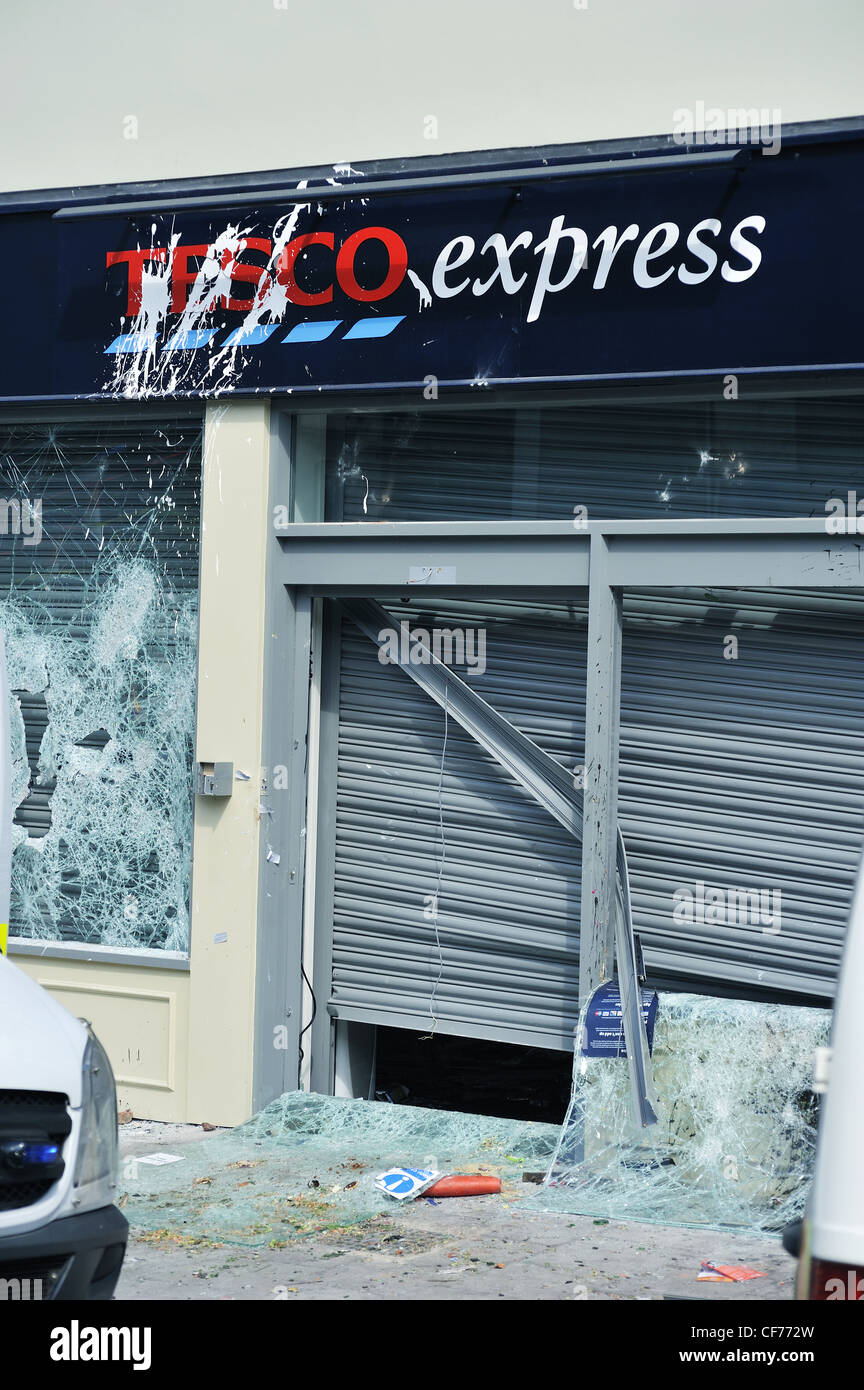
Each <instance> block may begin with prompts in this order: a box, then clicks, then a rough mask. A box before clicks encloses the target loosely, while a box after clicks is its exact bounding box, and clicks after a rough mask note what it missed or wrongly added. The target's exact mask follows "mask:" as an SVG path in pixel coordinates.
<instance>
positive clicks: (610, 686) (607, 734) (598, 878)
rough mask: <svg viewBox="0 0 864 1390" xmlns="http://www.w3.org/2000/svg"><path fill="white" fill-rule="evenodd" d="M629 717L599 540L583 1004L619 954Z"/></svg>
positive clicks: (605, 557) (616, 617)
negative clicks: (622, 742)
mask: <svg viewBox="0 0 864 1390" xmlns="http://www.w3.org/2000/svg"><path fill="white" fill-rule="evenodd" d="M620 717H621V594H620V591H618V590H616V589H614V588H612V586H611V585H610V582H609V553H608V546H607V543H606V539H605V537H604V536H603V535H601V534H600V532H595V533H594V534H593V536H592V537H591V586H590V589H589V591H588V651H587V667H586V685H585V766H584V770H583V780H584V802H583V804H584V816H583V829H582V905H581V916H580V919H579V1007H580V1009H582V1008H584V1006H585V1004H586V1003H587V1001H588V998H589V996H590V995H591V994H593V992H594V990H595V989H597V988H598V986H599V985H601V984H603V982H604V981H605V980H608V979H611V976H612V969H613V959H614V952H615V882H616V873H615V868H616V855H617V840H616V831H617V825H618V730H619V725H620Z"/></svg>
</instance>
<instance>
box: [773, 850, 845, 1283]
mask: <svg viewBox="0 0 864 1390" xmlns="http://www.w3.org/2000/svg"><path fill="white" fill-rule="evenodd" d="M831 1044H832V1055H831V1061H830V1076H829V1080H828V1090H827V1093H826V1094H825V1096H824V1097H823V1101H822V1113H821V1116H820V1120H819V1137H818V1141H817V1147H816V1168H815V1172H814V1175H813V1186H812V1188H811V1190H810V1197H809V1202H808V1207H807V1213H806V1216H805V1218H804V1222H803V1228H802V1229H801V1230H800V1232H799V1231H798V1230H794V1231H793V1230H792V1229H791V1228H790V1230H789V1231H787V1233H786V1236H785V1237H784V1244H785V1245H786V1248H787V1250H790V1251H791V1253H792V1254H795V1255H798V1254H800V1263H799V1266H798V1283H797V1297H798V1298H801V1299H812V1300H820V1301H821V1300H825V1301H831V1300H847V1299H851V1300H856V1301H864V860H862V864H861V868H860V869H859V871H858V883H857V886H856V889H855V897H854V899H853V903H852V916H851V919H850V922H849V931H848V935H847V937H846V946H845V950H844V955H843V966H842V969H841V972H840V986H839V989H838V993H837V1001H836V1004H835V1008H834V1019H833V1024H832V1030H831Z"/></svg>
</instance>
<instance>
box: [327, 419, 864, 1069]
mask: <svg viewBox="0 0 864 1390" xmlns="http://www.w3.org/2000/svg"><path fill="white" fill-rule="evenodd" d="M700 412H701V413H700ZM712 413H713V414H714V415H715V416H716V414H717V408H716V407H707V406H698V407H694V406H686V407H683V408H681V410H678V409H677V408H676V410H675V414H674V415H672V416H671V418H670V413H669V410H668V409H665V410H664V411H663V412H661V411H660V410H659V409H658V408H653V407H652V408H650V409H646V408H640V409H639V410H630V409H629V408H628V410H627V411H626V412H619V413H618V416H617V423H616V418H615V417H614V415H613V413H612V412H610V411H608V410H593V409H589V410H587V411H586V410H584V409H583V410H580V411H579V413H578V429H577V428H576V420H575V419H574V416H575V412H572V411H569V410H563V411H562V410H556V411H550V412H548V413H546V414H545V415H543V416H541V415H540V413H539V412H536V411H531V412H521V413H520V414H519V415H518V416H517V413H516V412H482V411H478V412H477V413H476V414H472V415H465V414H462V415H459V414H458V413H457V412H450V414H449V416H448V417H444V416H441V417H439V416H436V417H435V419H434V421H432V422H431V423H430V422H429V417H422V419H423V424H422V426H421V425H418V423H417V421H418V420H419V419H420V418H421V417H394V416H382V417H370V418H364V419H363V420H362V421H361V423H360V424H359V425H358V423H357V422H356V421H354V422H353V423H351V422H348V421H343V422H342V423H341V425H340V427H339V429H337V430H336V431H335V433H334V434H333V436H332V438H331V446H330V456H331V469H330V481H331V508H332V511H333V514H338V513H342V514H343V515H344V516H345V518H346V519H351V520H357V519H362V518H363V517H364V516H365V517H368V518H370V519H374V518H375V517H378V516H387V517H393V518H396V517H398V518H400V519H401V518H410V517H423V518H424V519H438V518H441V517H444V516H447V515H454V514H455V515H459V516H460V517H472V516H473V517H494V516H512V515H513V514H514V512H517V514H524V515H528V516H530V515H540V516H545V517H553V516H560V515H567V514H570V512H571V511H572V502H571V499H574V500H578V501H580V502H582V503H583V504H584V503H586V502H587V504H588V505H589V512H590V514H592V515H598V516H601V515H602V516H610V515H616V514H626V515H629V516H633V515H646V514H652V513H653V514H656V513H657V512H662V513H663V514H675V513H676V511H677V512H679V513H680V512H682V511H683V512H684V513H685V514H690V515H716V514H718V513H719V514H726V513H728V512H730V511H731V512H738V513H739V514H747V513H750V514H754V513H755V514H771V515H782V514H805V515H806V514H814V513H816V514H819V513H821V511H823V510H824V499H825V498H826V497H828V496H832V495H842V493H843V492H844V491H845V490H846V488H847V487H852V486H854V479H856V478H857V477H860V475H861V465H860V463H859V462H858V460H859V456H860V447H861V446H860V443H859V441H860V438H861V432H860V425H861V423H862V407H861V403H860V401H857V400H847V401H834V402H826V401H821V400H810V401H804V402H800V401H799V402H793V401H781V402H777V403H772V402H758V403H756V405H755V406H754V408H753V410H751V411H750V414H749V423H748V424H747V427H746V428H744V429H743V430H742V436H743V437H744V438H746V439H747V441H748V443H747V451H748V452H747V453H746V455H745V456H744V460H743V462H744V465H746V466H744V467H743V471H741V472H736V471H735V470H736V465H738V466H741V464H742V456H741V451H740V449H736V448H733V447H727V446H724V449H725V462H724V468H725V472H724V471H723V470H722V469H721V470H720V472H718V471H717V469H715V470H714V473H713V475H712V476H713V479H714V481H713V483H712V485H711V487H710V488H709V487H708V486H707V484H706V481H705V476H703V477H702V478H701V480H700V479H697V482H698V486H699V487H700V488H701V489H702V491H701V493H700V494H698V495H697V493H696V492H694V491H693V489H692V488H691V489H690V492H689V494H688V495H687V496H686V497H683V498H682V495H681V489H678V490H676V488H675V487H672V486H669V487H668V488H667V485H666V484H663V483H662V479H661V478H660V470H659V464H658V460H660V459H661V458H662V459H663V460H664V461H665V462H666V463H667V464H668V463H669V461H670V460H671V461H674V460H675V459H680V457H681V456H682V453H683V452H684V450H685V445H686V450H688V451H689V453H690V455H691V456H692V455H693V453H694V449H693V440H694V439H699V438H702V437H712V436H711V433H710V429H709V428H708V425H709V424H710V418H709V417H710V416H711V415H712ZM699 421H701V422H702V425H703V427H704V428H703V429H702V430H701V431H700V429H698V428H697V425H698V424H699ZM739 425H740V419H739ZM714 428H715V437H716V429H717V428H718V427H717V426H716V425H715V427H714ZM725 428H726V426H725V425H724V429H725ZM351 431H353V434H352V433H351ZM349 437H350V438H351V440H352V441H353V442H352V444H351V447H348V446H347V445H346V442H345V441H346V439H348V438H349ZM574 440H575V441H578V442H574ZM532 441H533V442H532ZM526 449H527V450H528V452H529V453H530V451H531V450H532V449H534V450H535V452H537V459H539V462H538V461H537V459H535V464H536V466H535V467H534V469H533V471H532V470H530V469H529V470H528V472H529V474H530V476H529V477H528V478H527V480H526V477H525V476H524V468H523V462H524V458H525V451H526ZM640 451H641V452H640ZM709 452H711V453H712V457H714V459H715V463H716V460H717V457H719V456H720V455H721V454H722V453H723V450H721V449H719V448H718V447H716V445H712V450H711V451H709ZM733 454H735V455H736V458H735V459H731V458H730V457H728V456H731V455H733ZM496 458H497V460H498V463H497V465H496V464H495V460H496ZM601 458H602V459H603V460H604V463H603V468H602V470H601V469H600V468H599V467H598V460H599V459H601ZM727 465H728V466H727ZM712 467H713V465H712ZM358 471H359V474H360V476H359V477H358ZM667 472H668V468H667ZM727 474H728V476H727ZM677 476H678V479H679V482H680V478H681V477H682V476H684V474H683V465H681V466H679V468H678V475H677ZM591 488H593V492H591V491H590V489H591ZM664 488H666V490H667V491H668V494H669V495H668V497H667V498H666V500H665V501H663V500H662V498H661V496H660V494H661V493H662V492H663V491H664ZM520 489H521V500H520V499H519V497H518V496H517V494H518V493H519V491H520ZM526 489H527V491H526ZM683 490H684V491H685V492H686V491H687V488H686V487H684V489H683ZM700 496H701V499H702V502H701V504H700V501H699V497H700ZM526 497H527V498H528V500H527V501H526ZM531 497H534V498H535V499H536V501H532V500H531ZM565 499H566V500H565ZM364 500H365V504H366V510H365V512H364V509H363V503H364ZM532 508H535V509H534V510H532ZM423 602H424V609H423V612H422V614H420V613H415V611H414V609H415V606H416V605H415V604H413V603H412V605H411V620H412V623H416V624H419V625H420V626H423V627H425V628H429V627H433V626H439V627H453V626H455V625H460V626H467V627H478V626H485V627H486V628H487V633H488V636H487V671H486V674H485V675H484V676H482V677H478V678H477V681H476V688H477V689H478V691H479V692H480V693H481V694H482V695H483V697H484V698H485V699H487V700H488V701H489V702H490V703H491V704H492V705H493V706H494V707H495V708H496V709H498V710H499V711H500V712H501V713H502V714H504V715H505V716H506V717H507V718H509V719H510V720H511V721H512V722H513V723H514V724H515V725H516V727H517V728H519V729H520V730H522V731H523V732H524V733H526V734H528V735H529V736H530V737H532V738H533V739H534V740H535V741H536V742H537V743H538V744H539V745H540V746H541V747H542V748H543V749H545V750H546V751H547V752H548V753H550V754H552V756H554V757H556V758H557V759H558V760H559V761H560V762H561V763H562V764H563V765H565V766H567V767H571V768H572V767H574V766H575V765H577V764H578V763H579V762H580V760H581V757H582V745H583V733H584V730H583V719H584V678H585V671H584V650H585V632H586V622H587V619H586V612H585V609H584V607H581V606H580V605H578V604H566V605H565V604H554V603H553V604H548V605H536V606H533V607H532V606H531V605H528V604H525V603H519V604H516V603H513V604H508V603H502V602H490V603H486V604H484V603H478V602H475V601H474V600H472V601H471V602H470V604H469V603H467V602H466V603H457V602H455V601H454V602H450V601H443V600H438V599H437V596H436V598H435V599H434V602H435V605H436V608H435V612H432V611H430V607H429V605H430V604H431V603H432V602H433V598H432V596H431V595H428V594H427V595H425V596H424V601H423ZM385 606H386V607H389V610H390V612H391V613H392V614H393V616H394V623H395V624H398V622H399V621H400V619H402V618H404V617H406V616H407V614H408V610H407V609H406V608H405V607H404V606H403V605H401V604H400V602H399V600H398V598H395V597H394V598H393V600H392V601H391V602H390V603H389V604H388V603H386V601H385ZM624 622H625V626H624V647H623V673H622V731H621V780H620V794H619V816H620V821H621V825H622V829H623V832H624V837H625V841H626V844H627V849H628V856H629V862H630V873H631V887H632V893H633V908H634V918H635V926H636V929H637V930H638V931H639V932H640V933H641V935H642V940H643V945H644V947H645V955H646V961H647V964H648V968H649V971H650V973H651V977H652V980H653V982H654V983H657V984H667V985H669V984H677V985H678V986H681V985H684V986H687V987H690V988H697V989H704V990H709V991H717V992H721V993H734V994H737V995H741V996H745V997H746V996H754V997H773V998H780V999H787V1000H790V999H792V998H796V997H807V998H810V999H824V998H827V997H829V996H830V995H831V994H832V992H833V987H834V979H835V976H836V972H837V967H838V963H839V957H840V949H841V945H842V938H843V932H844V923H845V915H846V912H847V910H848V904H849V901H850V895H851V887H852V879H853V875H854V869H855V865H856V862H857V858H858V855H859V854H860V849H861V843H862V838H864V680H862V677H864V592H860V591H852V592H850V591H849V590H845V591H840V590H838V591H836V592H833V593H830V594H828V593H824V592H818V591H812V592H811V591H807V590H806V589H801V590H800V591H795V592H788V591H787V592H783V593H778V592H777V591H765V592H758V591H757V592H745V591H740V590H722V591H712V592H710V593H706V592H704V591H700V590H695V589H694V590H687V591H680V590H679V591H675V592H670V591H665V590H656V591H653V592H648V591H640V592H639V593H631V594H628V595H626V597H625V609H624ZM343 634H344V635H343V638H342V674H341V691H340V707H339V755H338V756H339V771H338V794H337V795H338V814H337V838H336V863H335V885H336V891H335V910H334V954H333V962H334V964H333V992H332V1002H333V1006H334V1008H335V1010H336V1011H337V1012H338V1014H339V1015H340V1016H341V1017H346V1018H354V1019H359V1020H363V1019H366V1020H368V1021H375V1020H378V1021H381V1020H384V1019H388V1020H389V1021H391V1022H392V1023H394V1024H398V1023H400V1022H402V1023H405V1024H408V1025H409V1026H421V1027H422V1026H426V1027H428V1026H429V1025H430V1022H431V1016H432V1013H434V1015H435V1017H436V1018H437V1020H438V1026H439V1027H449V1028H451V1029H452V1031H456V1032H463V1033H467V1034H477V1035H481V1036H490V1037H501V1038H505V1039H507V1040H510V1041H514V1042H535V1043H540V1044H543V1045H547V1046H561V1047H569V1046H570V1044H571V1041H572V1027H573V1025H574V1023H575V1010H576V990H577V973H578V916H579V854H578V847H577V846H576V844H575V843H574V842H573V840H572V839H570V837H569V836H568V835H567V834H566V832H565V831H563V830H562V829H561V827H559V826H558V825H557V824H555V823H554V822H553V821H552V820H551V819H550V818H549V817H548V816H547V815H546V814H545V813H544V812H543V811H542V810H541V809H540V808H539V807H538V806H537V805H536V804H535V803H533V802H532V800H531V799H530V797H529V796H528V794H527V793H526V792H524V791H523V790H522V789H521V788H520V787H518V786H517V785H515V784H514V783H512V782H511V780H510V779H509V778H508V776H507V775H506V774H505V772H504V771H503V770H502V769H501V768H500V767H499V766H498V765H497V764H496V763H495V762H494V760H493V759H492V758H491V757H489V756H487V755H486V754H485V753H484V752H483V751H482V750H481V749H480V748H479V747H477V746H476V745H475V744H473V742H472V740H470V738H469V737H468V735H466V734H464V733H463V732H462V730H461V729H459V728H458V726H456V725H455V723H454V722H453V721H450V725H449V729H448V736H447V752H446V757H445V759H444V772H443V778H442V784H441V785H442V796H441V805H440V807H439V797H438V779H439V771H440V766H441V750H442V742H443V732H444V720H443V715H442V712H441V711H440V709H438V708H437V707H436V706H434V705H433V704H432V702H431V701H429V700H428V699H427V698H426V697H424V696H423V694H422V692H420V691H419V690H417V689H416V688H414V687H413V686H412V683H411V682H410V680H408V679H407V678H406V677H405V676H404V675H403V674H402V673H401V672H399V671H398V670H397V669H395V668H391V667H382V666H381V665H380V663H379V662H378V660H377V657H376V652H375V650H374V648H373V647H372V645H371V644H370V643H369V642H368V640H367V639H364V638H362V637H361V636H360V635H359V633H357V631H356V630H355V629H354V628H353V627H352V626H351V625H350V624H349V623H347V622H346V623H345V624H344V627H343ZM730 635H731V636H734V637H736V638H737V640H738V653H737V659H733V660H730V659H726V658H725V657H724V639H726V638H727V637H728V636H730ZM440 815H443V823H444V834H445V841H446V861H445V870H444V877H443V882H442V890H441V895H440V903H439V915H438V919H437V928H438V936H439V939H440V945H441V958H442V959H443V969H442V965H441V959H439V954H438V948H437V945H436V940H435V926H436V923H433V922H432V921H431V920H429V919H428V918H424V915H423V900H424V895H428V894H430V893H432V892H433V891H434V888H435V883H436V878H437V871H438V863H439V849H438V846H439V844H440V825H439V816H440ZM699 883H703V884H705V885H706V886H708V887H711V888H715V889H717V888H719V889H723V890H724V891H726V890H729V889H736V890H740V891H748V892H754V891H764V892H766V893H768V894H771V893H773V891H774V890H779V892H780V895H781V897H780V904H781V918H780V930H779V932H775V931H774V930H773V929H772V930H764V929H763V925H764V924H760V923H758V922H757V923H755V924H754V923H752V922H747V923H741V922H739V923H734V922H718V923H713V924H712V922H711V921H710V920H708V921H705V920H699V918H698V909H697V919H696V920H694V921H692V922H682V921H675V920H674V918H673V908H674V907H675V903H676V899H675V893H676V890H678V889H691V890H694V891H696V890H697V885H698V884H699ZM772 901H773V900H772ZM709 917H710V914H709ZM771 925H772V928H773V926H774V925H776V924H774V923H772V924H771ZM439 972H440V973H441V979H440V983H439V984H437V986H436V980H437V979H438V975H439ZM433 986H434V987H435V1002H434V1005H433V1009H432V1011H431V1012H430V996H431V995H432V992H433Z"/></svg>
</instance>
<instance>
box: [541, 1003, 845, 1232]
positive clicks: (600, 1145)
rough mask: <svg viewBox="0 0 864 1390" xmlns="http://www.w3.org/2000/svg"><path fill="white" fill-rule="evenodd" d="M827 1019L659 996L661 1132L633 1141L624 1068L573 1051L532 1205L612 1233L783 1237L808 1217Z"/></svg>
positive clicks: (811, 1012)
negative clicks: (558, 1123) (625, 1228)
mask: <svg viewBox="0 0 864 1390" xmlns="http://www.w3.org/2000/svg"><path fill="white" fill-rule="evenodd" d="M830 1018H831V1015H830V1011H829V1010H827V1009H810V1008H801V1007H796V1006H789V1005H783V1004H760V1003H753V1002H750V1001H745V1000H740V999H712V998H708V997H703V996H701V995H693V994H661V996H660V1007H659V1010H658V1013H657V1024H656V1031H655V1035H654V1055H653V1069H654V1080H655V1083H656V1089H657V1098H658V1103H659V1123H658V1124H657V1125H652V1126H651V1127H650V1128H649V1129H645V1130H640V1131H639V1132H638V1133H637V1132H636V1131H634V1127H633V1123H632V1118H631V1110H630V1096H629V1086H628V1075H627V1063H626V1061H624V1060H619V1059H606V1058H600V1057H583V1056H581V1055H580V1054H579V1052H578V1051H577V1055H576V1057H575V1065H574V1074H573V1092H572V1097H571V1101H570V1107H569V1110H568V1112H567V1117H566V1120H565V1122H564V1126H563V1128H562V1131H561V1136H560V1139H559V1141H558V1148H557V1151H556V1154H555V1157H554V1159H553V1161H552V1164H551V1165H550V1169H549V1173H548V1175H547V1182H546V1186H545V1187H544V1189H543V1191H542V1193H541V1194H539V1195H538V1197H537V1198H536V1199H532V1200H534V1201H536V1202H539V1203H540V1204H541V1205H542V1206H544V1207H546V1208H550V1209H558V1210H564V1211H570V1212H574V1213H584V1214H587V1215H595V1216H603V1217H611V1218H614V1219H620V1220H631V1221H652V1222H660V1223H669V1224H670V1225H683V1226H710V1227H712V1228H725V1227H730V1228H734V1229H737V1230H740V1231H742V1232H744V1231H747V1232H750V1233H758V1232H763V1231H780V1230H782V1229H783V1227H784V1226H785V1225H786V1224H787V1223H788V1222H789V1221H792V1220H794V1219H795V1218H797V1217H799V1216H800V1215H801V1213H802V1211H803V1208H804V1200H805V1197H806V1193H807V1187H808V1184H809V1181H810V1175H811V1172H812V1165H813V1157H814V1152H815V1142H816V1123H817V1118H818V1098H817V1097H816V1095H814V1092H813V1089H812V1077H813V1061H814V1053H815V1049H816V1048H817V1047H818V1046H824V1045H825V1044H826V1043H827V1040H828V1030H829V1024H830ZM580 1035H581V1028H580Z"/></svg>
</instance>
